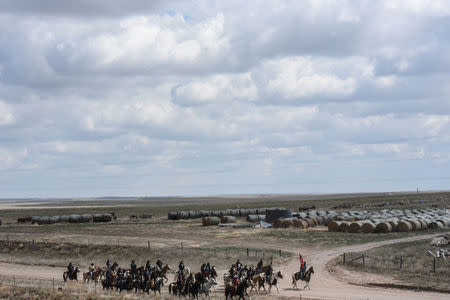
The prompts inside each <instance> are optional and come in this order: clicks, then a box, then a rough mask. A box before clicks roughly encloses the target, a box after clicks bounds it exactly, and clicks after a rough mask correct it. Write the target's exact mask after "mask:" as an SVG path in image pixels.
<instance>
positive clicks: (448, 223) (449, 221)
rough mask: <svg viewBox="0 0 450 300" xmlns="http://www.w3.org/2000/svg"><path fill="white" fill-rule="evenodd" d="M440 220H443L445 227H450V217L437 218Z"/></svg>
mask: <svg viewBox="0 0 450 300" xmlns="http://www.w3.org/2000/svg"><path fill="white" fill-rule="evenodd" d="M437 221H438V222H441V223H442V225H444V227H450V219H447V218H441V219H439V220H437Z"/></svg>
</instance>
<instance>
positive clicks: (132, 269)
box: [130, 259, 137, 275]
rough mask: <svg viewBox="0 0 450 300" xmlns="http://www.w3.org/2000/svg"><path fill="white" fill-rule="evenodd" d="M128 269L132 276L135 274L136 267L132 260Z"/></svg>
mask: <svg viewBox="0 0 450 300" xmlns="http://www.w3.org/2000/svg"><path fill="white" fill-rule="evenodd" d="M130 269H131V274H133V275H134V274H136V273H137V267H136V264H135V262H134V259H132V260H131V264H130Z"/></svg>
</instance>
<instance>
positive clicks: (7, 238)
mask: <svg viewBox="0 0 450 300" xmlns="http://www.w3.org/2000/svg"><path fill="white" fill-rule="evenodd" d="M6 242H7V243H8V247H9V234H7V235H6Z"/></svg>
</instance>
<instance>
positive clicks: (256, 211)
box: [255, 207, 267, 215]
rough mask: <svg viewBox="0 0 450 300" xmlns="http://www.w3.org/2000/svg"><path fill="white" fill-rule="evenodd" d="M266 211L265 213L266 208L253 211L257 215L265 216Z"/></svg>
mask: <svg viewBox="0 0 450 300" xmlns="http://www.w3.org/2000/svg"><path fill="white" fill-rule="evenodd" d="M266 211H267V208H265V207H260V208H256V209H255V213H256V214H257V215H265V214H266Z"/></svg>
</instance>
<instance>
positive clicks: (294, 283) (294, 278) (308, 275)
mask: <svg viewBox="0 0 450 300" xmlns="http://www.w3.org/2000/svg"><path fill="white" fill-rule="evenodd" d="M311 274H314V268H313V267H309V269H308V271H306V272H305V274H303V276H302V274H301V272H297V273H295V274H294V275H292V287H293V288H294V289H298V287H297V281H298V280H301V281H304V282H306V285H305V287H304V288H303V289H306V288H308V289H310V287H309V282H310V281H311Z"/></svg>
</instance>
